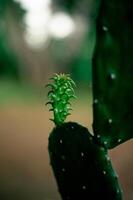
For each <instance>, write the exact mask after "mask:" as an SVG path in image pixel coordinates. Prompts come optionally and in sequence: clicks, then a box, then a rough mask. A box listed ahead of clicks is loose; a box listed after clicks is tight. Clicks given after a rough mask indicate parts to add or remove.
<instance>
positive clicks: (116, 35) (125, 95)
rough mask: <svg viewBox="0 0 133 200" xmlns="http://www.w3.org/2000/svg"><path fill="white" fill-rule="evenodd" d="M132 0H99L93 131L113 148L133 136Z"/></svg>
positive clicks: (94, 67)
mask: <svg viewBox="0 0 133 200" xmlns="http://www.w3.org/2000/svg"><path fill="white" fill-rule="evenodd" d="M132 23H133V1H130V0H117V1H116V0H109V1H107V0H102V1H101V5H100V9H99V15H98V18H97V36H96V37H97V39H96V48H95V53H94V59H93V96H94V100H93V113H94V122H93V129H94V134H95V136H96V141H97V142H98V143H99V144H101V145H102V146H105V147H106V148H113V147H115V146H117V145H119V144H120V143H123V142H124V141H127V140H128V139H130V138H132V137H133V125H132V124H133V123H132V122H133V58H132V54H133V39H132V37H133V24H132Z"/></svg>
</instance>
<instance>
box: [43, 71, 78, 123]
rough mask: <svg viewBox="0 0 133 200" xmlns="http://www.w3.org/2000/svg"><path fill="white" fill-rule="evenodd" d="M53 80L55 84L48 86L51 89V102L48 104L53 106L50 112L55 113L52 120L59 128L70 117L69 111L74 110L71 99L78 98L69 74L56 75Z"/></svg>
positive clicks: (49, 93)
mask: <svg viewBox="0 0 133 200" xmlns="http://www.w3.org/2000/svg"><path fill="white" fill-rule="evenodd" d="M51 80H53V83H51V84H48V85H46V87H50V89H51V90H50V91H49V92H48V98H49V101H48V102H47V103H46V104H47V105H48V104H50V105H51V106H52V108H51V109H50V111H53V114H54V119H51V120H52V121H53V122H54V123H55V125H57V126H59V125H61V124H62V123H63V122H64V121H65V120H66V117H67V116H68V115H70V112H69V111H70V110H72V109H71V104H70V99H71V98H76V96H75V94H74V89H73V86H75V83H74V81H73V80H72V79H71V78H70V75H69V74H59V75H58V74H55V76H54V77H53V78H51Z"/></svg>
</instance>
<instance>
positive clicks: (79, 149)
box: [47, 0, 133, 200]
mask: <svg viewBox="0 0 133 200" xmlns="http://www.w3.org/2000/svg"><path fill="white" fill-rule="evenodd" d="M132 7H133V3H132V2H131V1H130V2H129V1H125V0H123V1H117V2H116V1H115V0H111V1H106V0H101V1H100V4H99V14H98V15H97V21H96V30H97V34H96V46H95V51H94V56H93V70H92V71H93V116H94V119H93V130H94V135H91V134H90V132H89V131H88V129H87V128H85V127H83V126H82V125H80V124H78V123H76V122H65V120H66V117H67V116H68V115H69V114H70V113H69V111H70V110H71V108H70V105H71V104H70V99H71V98H72V97H74V98H75V94H74V90H73V86H74V85H75V84H74V82H73V80H72V79H71V78H70V76H69V75H65V74H61V75H55V76H54V77H53V78H52V80H53V83H50V84H48V85H47V86H50V88H51V90H50V92H49V93H48V98H49V102H48V103H47V104H50V105H51V106H52V108H51V109H50V111H53V113H54V119H52V121H53V122H54V123H55V128H54V129H53V130H52V132H51V133H50V136H49V143H48V151H49V156H50V163H51V166H52V169H53V173H54V175H55V178H56V181H57V185H58V189H59V192H60V194H61V198H62V200H75V199H77V200H81V199H84V200H85V199H90V198H93V199H102V200H122V199H123V195H122V190H121V187H120V185H119V181H118V176H117V174H116V172H115V170H114V169H113V166H112V163H111V160H110V158H109V155H108V150H109V149H112V148H114V147H116V146H117V145H119V144H121V143H123V142H125V141H127V140H129V139H130V138H132V137H133V126H132V119H133V106H132V102H133V92H132V86H133V81H132V73H133V68H132V61H131V52H133V51H132V48H133V45H132V44H131V43H132V42H131V41H132V38H131V37H132V35H133V34H132V33H133V28H132V26H131V20H130V17H131V18H132V16H133V15H132ZM121 21H122V22H123V21H124V22H125V24H124V25H125V26H126V28H125V30H124V31H123V32H121V30H122V28H123V25H122V23H121ZM118 25H119V26H118ZM125 35H126V37H125ZM127 48H128V49H127ZM128 50H129V51H128Z"/></svg>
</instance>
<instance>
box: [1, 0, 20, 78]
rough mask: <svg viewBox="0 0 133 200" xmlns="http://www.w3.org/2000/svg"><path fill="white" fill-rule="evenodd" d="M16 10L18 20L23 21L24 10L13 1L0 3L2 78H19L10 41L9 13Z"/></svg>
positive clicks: (6, 0) (7, 0)
mask: <svg viewBox="0 0 133 200" xmlns="http://www.w3.org/2000/svg"><path fill="white" fill-rule="evenodd" d="M9 9H14V10H15V11H16V12H15V13H17V16H16V19H17V20H21V18H22V16H23V13H24V12H23V10H22V9H21V8H20V5H19V4H18V3H16V2H14V1H13V0H1V1H0V77H8V78H15V79H16V78H17V79H18V78H19V73H18V67H17V66H18V62H17V56H16V55H15V53H14V52H13V49H12V48H11V46H10V42H9V39H8V34H9V33H8V31H7V21H6V20H7V17H6V16H7V12H8V10H9Z"/></svg>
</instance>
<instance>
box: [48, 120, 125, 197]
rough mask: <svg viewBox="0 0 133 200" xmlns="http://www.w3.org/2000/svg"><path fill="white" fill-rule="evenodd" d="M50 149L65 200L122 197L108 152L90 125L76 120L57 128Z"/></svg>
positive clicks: (52, 162)
mask: <svg viewBox="0 0 133 200" xmlns="http://www.w3.org/2000/svg"><path fill="white" fill-rule="evenodd" d="M48 149H49V155H50V163H51V166H52V169H53V172H54V175H55V178H56V181H57V184H58V190H59V192H60V194H61V197H62V200H81V199H83V200H87V199H88V200H89V199H94V200H95V199H102V200H122V192H121V188H120V186H119V183H118V176H117V174H116V172H115V171H114V169H113V167H112V164H111V161H110V158H109V156H108V151H107V149H105V148H103V147H101V146H99V145H97V144H96V143H95V141H94V138H93V136H92V135H91V134H90V133H89V131H88V130H87V128H85V127H83V126H81V125H79V124H77V123H75V122H67V123H64V124H62V125H61V126H57V127H55V128H54V129H53V131H52V132H51V133H50V136H49V145H48Z"/></svg>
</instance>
